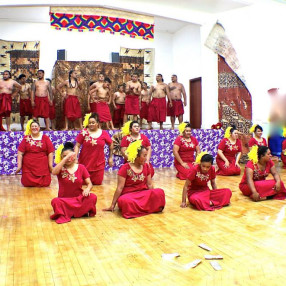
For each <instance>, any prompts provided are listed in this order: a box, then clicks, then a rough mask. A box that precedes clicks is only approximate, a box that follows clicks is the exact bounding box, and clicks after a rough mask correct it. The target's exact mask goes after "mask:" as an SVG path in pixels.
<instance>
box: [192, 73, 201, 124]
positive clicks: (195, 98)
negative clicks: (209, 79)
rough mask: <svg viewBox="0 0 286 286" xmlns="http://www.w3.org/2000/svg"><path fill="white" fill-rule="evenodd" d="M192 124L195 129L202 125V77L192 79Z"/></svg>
mask: <svg viewBox="0 0 286 286" xmlns="http://www.w3.org/2000/svg"><path fill="white" fill-rule="evenodd" d="M190 124H191V127H192V128H194V129H200V128H201V125H202V78H201V77H198V78H194V79H190Z"/></svg>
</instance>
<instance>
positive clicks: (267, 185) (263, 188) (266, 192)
mask: <svg viewBox="0 0 286 286" xmlns="http://www.w3.org/2000/svg"><path fill="white" fill-rule="evenodd" d="M273 166H274V163H273V162H272V160H269V161H268V162H267V163H266V167H265V170H264V171H261V170H260V169H259V167H258V165H257V164H253V162H252V161H248V162H247V164H246V165H245V169H244V174H243V177H242V179H241V182H240V184H239V189H240V190H241V192H242V193H243V194H244V195H245V196H250V197H252V192H251V190H250V188H249V186H248V184H247V180H246V169H247V168H249V169H251V170H253V181H254V186H255V189H256V191H257V193H258V194H259V196H260V197H261V198H264V197H269V196H274V197H273V199H276V200H284V199H285V197H286V189H285V187H284V184H283V182H282V181H281V189H280V192H279V193H277V192H276V191H275V190H273V187H274V186H275V184H276V182H275V180H265V178H266V177H267V176H268V175H269V173H270V172H271V171H270V170H271V168H272V167H273Z"/></svg>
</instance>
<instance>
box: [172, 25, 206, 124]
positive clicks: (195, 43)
mask: <svg viewBox="0 0 286 286" xmlns="http://www.w3.org/2000/svg"><path fill="white" fill-rule="evenodd" d="M172 46H173V71H172V74H176V75H177V76H178V81H179V82H181V83H182V84H183V85H184V87H185V89H186V93H187V106H186V107H185V115H184V120H190V96H189V80H190V79H193V78H197V77H200V76H201V35H200V26H198V25H192V24H189V25H187V26H185V27H183V28H182V29H180V30H179V31H177V32H176V33H175V34H174V35H173V45H172Z"/></svg>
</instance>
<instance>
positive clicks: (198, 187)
mask: <svg viewBox="0 0 286 286" xmlns="http://www.w3.org/2000/svg"><path fill="white" fill-rule="evenodd" d="M215 177H216V174H215V168H214V166H211V168H210V169H209V171H208V172H207V173H206V174H203V173H202V171H201V166H200V165H196V166H193V167H191V170H190V172H189V176H188V178H187V179H188V180H189V181H191V184H190V185H189V188H188V199H189V202H190V203H191V204H192V205H193V206H194V207H195V208H196V209H198V210H205V211H213V210H215V209H221V208H222V207H223V206H226V205H229V203H230V198H231V196H232V192H231V190H230V189H215V190H210V189H209V187H208V182H209V181H211V180H213V179H215ZM210 201H211V202H212V203H213V205H212V206H210Z"/></svg>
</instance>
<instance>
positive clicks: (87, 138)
mask: <svg viewBox="0 0 286 286" xmlns="http://www.w3.org/2000/svg"><path fill="white" fill-rule="evenodd" d="M83 126H84V127H85V128H84V129H83V130H82V131H81V132H80V134H79V135H78V136H77V137H76V146H75V153H76V156H78V153H79V150H80V148H81V151H80V154H79V163H80V164H83V165H84V166H85V167H86V168H87V170H88V172H89V174H90V179H91V182H92V184H93V185H101V184H102V181H103V176H104V168H105V156H104V146H105V144H107V145H108V146H109V159H108V164H109V166H110V167H112V166H113V158H112V156H113V153H112V151H113V143H112V140H111V138H110V136H109V135H108V133H107V132H106V131H104V130H102V129H101V128H100V125H99V118H98V114H97V113H95V112H94V113H89V114H86V116H85V118H84V122H83ZM81 146H82V147H81Z"/></svg>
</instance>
